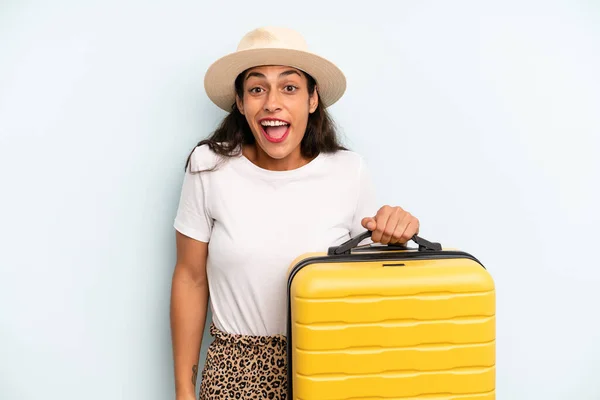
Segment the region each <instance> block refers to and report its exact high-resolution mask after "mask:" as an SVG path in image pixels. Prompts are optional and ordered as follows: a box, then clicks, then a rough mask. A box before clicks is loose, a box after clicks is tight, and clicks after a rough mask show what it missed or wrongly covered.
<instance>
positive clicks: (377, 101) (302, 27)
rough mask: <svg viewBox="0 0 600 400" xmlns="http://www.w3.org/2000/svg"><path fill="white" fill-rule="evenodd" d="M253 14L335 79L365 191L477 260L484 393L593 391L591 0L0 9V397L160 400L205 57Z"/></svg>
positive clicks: (598, 146) (597, 303) (597, 143)
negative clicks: (490, 384) (326, 64)
mask: <svg viewBox="0 0 600 400" xmlns="http://www.w3.org/2000/svg"><path fill="white" fill-rule="evenodd" d="M262 25H283V26H288V27H291V28H294V29H297V30H299V31H301V32H302V33H303V34H304V36H305V37H306V40H307V41H308V43H309V45H310V46H311V48H312V49H313V50H314V51H316V52H318V53H320V54H323V55H325V56H327V57H330V58H331V59H332V60H334V62H336V63H337V64H338V65H339V66H340V67H341V68H342V69H343V70H344V72H345V73H346V74H347V78H348V90H347V92H346V94H345V96H344V97H343V99H342V100H341V101H340V102H339V103H338V104H336V105H335V106H333V107H332V108H331V112H332V114H333V116H334V118H335V120H336V121H337V123H338V125H339V127H340V130H341V132H342V134H343V137H344V141H345V143H346V144H347V145H348V146H349V147H350V148H351V149H352V150H355V151H357V152H359V153H361V154H363V155H364V156H365V157H366V158H367V160H368V162H369V163H370V167H371V169H372V170H373V171H374V174H375V181H376V185H377V189H378V196H379V199H380V201H381V204H382V205H383V204H385V203H389V204H393V205H400V206H402V207H404V208H406V209H407V210H409V211H410V212H412V213H413V214H415V215H416V216H417V217H418V218H419V219H420V221H421V227H422V228H421V235H422V236H423V237H425V238H427V239H429V240H434V241H440V242H441V243H442V244H443V245H445V246H450V247H458V248H461V249H463V250H466V251H468V252H470V253H472V254H474V255H475V256H477V257H478V258H479V259H480V260H481V261H482V262H483V263H484V264H485V265H486V267H487V268H488V270H489V271H490V272H491V273H492V275H493V277H494V279H495V281H496V285H497V312H498V317H497V398H498V399H501V400H508V399H510V400H531V399H544V400H558V399H578V400H598V399H600V383H599V381H598V370H599V369H600V322H599V319H600V311H599V310H598V308H599V307H600V261H599V260H600V259H599V257H598V252H597V249H598V245H599V244H600V235H599V234H598V224H600V216H599V212H598V209H597V208H598V205H599V204H600V196H599V191H600V189H599V186H600V163H599V161H598V153H599V150H600V139H599V134H600V77H599V76H600V73H599V71H600V3H599V2H597V1H592V0H589V1H575V0H564V1H547V0H545V1H541V0H540V1H524V0H510V1H507V0H504V1H478V0H474V1H444V0H439V1H423V0H420V1H416V0H415V1H387V2H384V1H375V0H371V1H360V2H347V1H323V0H319V1H313V0H307V1H303V2H268V1H260V2H246V1H240V0H231V1H227V2H217V1H211V2H203V1H185V0H169V1H166V0H162V1H159V0H155V1H141V0H137V1H122V0H119V1H116V0H103V1H75V0H72V1H69V0H54V1H52V2H46V1H35V0H31V1H10V0H9V1H7V0H4V1H2V2H0V190H1V196H0V202H1V203H0V206H1V207H0V307H1V308H0V399H2V400H29V399H38V398H40V397H42V398H45V399H61V400H75V399H77V400H80V399H86V400H95V399H98V400H99V399H127V400H132V399H135V400H137V399H139V400H142V399H143V400H150V399H157V400H158V399H161V400H162V399H172V398H173V377H172V359H171V347H170V346H171V342H170V328H169V319H168V310H169V294H170V293H169V291H170V283H171V281H170V279H171V274H172V271H173V267H174V260H175V252H174V231H173V228H172V223H173V218H174V215H175V210H176V206H177V200H178V197H179V189H180V185H181V181H182V177H183V175H182V174H183V166H184V162H185V159H186V157H187V155H188V153H189V151H190V150H191V149H192V147H193V146H194V145H195V143H196V142H197V141H199V140H200V139H202V138H204V137H206V136H207V135H208V134H210V132H211V131H212V130H213V129H214V128H215V126H216V125H217V124H218V122H219V120H220V119H221V118H222V117H223V116H224V113H223V112H222V111H220V110H219V109H217V107H215V106H214V105H212V103H210V102H209V100H208V98H207V97H206V95H205V93H204V88H203V77H204V72H205V70H206V68H207V67H208V66H209V64H210V63H211V62H212V61H213V60H215V59H216V58H217V57H220V56H222V55H224V54H226V53H228V52H230V51H233V50H234V49H235V47H236V46H237V43H238V41H239V39H240V38H241V37H242V35H243V34H245V33H246V32H248V31H249V30H251V29H253V28H255V27H258V26H262ZM315 195H318V193H315ZM249 211H251V210H249ZM271 239H272V238H269V237H265V238H264V240H271ZM207 344H208V339H207V340H205V341H204V345H203V352H202V357H204V349H205V348H206V346H207Z"/></svg>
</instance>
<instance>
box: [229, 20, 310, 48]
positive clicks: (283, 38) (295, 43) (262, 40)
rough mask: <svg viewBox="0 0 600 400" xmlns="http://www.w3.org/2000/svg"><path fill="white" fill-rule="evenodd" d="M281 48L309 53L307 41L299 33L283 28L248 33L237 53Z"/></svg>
mask: <svg viewBox="0 0 600 400" xmlns="http://www.w3.org/2000/svg"><path fill="white" fill-rule="evenodd" d="M265 48H270V49H273V48H279V49H292V50H301V51H307V50H308V46H307V44H306V41H305V40H304V38H303V37H302V35H300V34H299V33H298V32H296V31H294V30H292V29H289V28H283V27H274V26H268V27H262V28H258V29H254V30H252V31H250V32H248V33H247V34H246V35H244V37H243V38H242V40H240V43H239V45H238V47H237V51H243V50H252V49H265Z"/></svg>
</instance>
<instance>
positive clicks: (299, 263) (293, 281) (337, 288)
mask: <svg viewBox="0 0 600 400" xmlns="http://www.w3.org/2000/svg"><path fill="white" fill-rule="evenodd" d="M370 234H371V233H370V232H365V233H364V234H363V235H360V236H358V237H356V238H353V239H351V240H349V241H348V242H346V243H344V244H342V245H340V246H337V247H332V248H330V249H329V251H328V253H327V254H325V253H310V254H305V255H303V256H301V257H299V258H298V259H297V260H295V261H294V263H293V264H292V265H291V267H290V272H289V280H288V299H287V300H288V328H287V329H288V332H287V337H288V349H287V350H288V393H289V399H294V400H317V399H318V400H338V399H362V400H367V399H372V400H375V399H403V400H421V399H423V400H425V399H426V400H494V399H495V380H496V375H495V365H496V358H495V352H496V347H495V344H496V343H495V335H496V331H495V330H496V327H495V307H496V306H495V286H494V282H493V279H492V277H491V275H490V274H489V273H488V271H487V270H486V269H485V268H484V266H483V265H482V264H481V263H480V262H479V261H478V260H477V259H476V258H475V257H473V256H472V255H470V254H468V253H465V252H462V251H456V250H448V249H442V246H441V245H439V243H431V242H429V241H427V240H424V239H422V238H421V237H419V236H415V237H413V240H414V241H415V242H416V243H417V244H418V245H419V247H418V248H408V247H400V246H381V245H371V246H367V247H364V246H363V247H361V248H357V247H356V246H357V245H358V244H359V243H360V242H362V241H363V240H364V239H366V238H368V237H369V236H370Z"/></svg>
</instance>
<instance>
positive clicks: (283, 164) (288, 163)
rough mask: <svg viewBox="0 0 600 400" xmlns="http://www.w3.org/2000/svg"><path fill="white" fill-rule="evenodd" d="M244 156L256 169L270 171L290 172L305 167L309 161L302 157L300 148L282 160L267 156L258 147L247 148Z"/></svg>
mask: <svg viewBox="0 0 600 400" xmlns="http://www.w3.org/2000/svg"><path fill="white" fill-rule="evenodd" d="M243 154H244V156H245V157H246V158H247V159H248V160H250V161H251V162H252V163H254V164H256V165H257V166H258V167H260V168H262V169H266V170H270V171H290V170H293V169H297V168H300V167H302V166H304V165H306V164H307V163H308V162H309V161H310V160H307V159H305V158H304V157H302V154H301V152H300V146H298V148H296V149H295V150H294V151H293V152H291V153H290V154H289V155H287V156H286V157H284V158H281V159H277V158H273V157H271V156H269V155H268V154H267V153H266V152H265V151H264V150H263V149H261V148H260V146H257V145H252V146H247V147H245V148H244V150H243Z"/></svg>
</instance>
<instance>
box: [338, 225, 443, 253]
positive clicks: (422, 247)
mask: <svg viewBox="0 0 600 400" xmlns="http://www.w3.org/2000/svg"><path fill="white" fill-rule="evenodd" d="M371 234H372V232H371V231H366V232H364V233H361V234H360V235H358V236H356V237H354V238H351V239H350V240H348V241H347V242H344V243H342V244H341V245H339V246H333V247H330V248H329V250H328V251H327V255H330V256H333V255H340V254H350V252H351V250H352V249H353V248H355V247H356V246H358V244H359V243H360V242H362V241H363V240H365V239H367V238H369V237H371ZM411 239H412V241H413V242H415V243H416V244H418V245H419V251H441V250H442V245H441V244H439V243H434V242H430V241H429V240H426V239H423V238H422V237H420V236H417V235H414V236H413V237H412V238H411ZM387 246H388V247H398V248H405V247H404V246H403V245H398V244H389V245H387Z"/></svg>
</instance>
